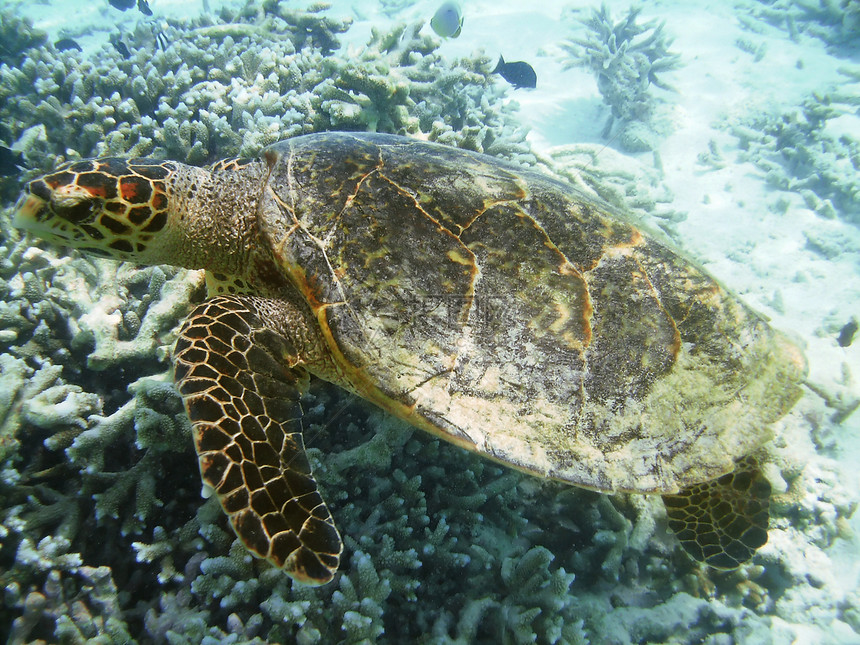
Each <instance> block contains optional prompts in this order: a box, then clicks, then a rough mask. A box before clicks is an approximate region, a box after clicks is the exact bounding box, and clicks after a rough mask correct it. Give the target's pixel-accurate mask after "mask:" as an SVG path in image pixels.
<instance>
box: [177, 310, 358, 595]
mask: <svg viewBox="0 0 860 645" xmlns="http://www.w3.org/2000/svg"><path fill="white" fill-rule="evenodd" d="M284 306H285V304H284V303H282V302H276V301H272V300H266V299H263V298H255V297H250V296H218V297H215V298H212V299H210V300H207V301H206V302H204V303H203V304H202V305H199V306H198V307H197V308H196V309H195V310H194V311H193V312H192V313H191V315H190V316H189V317H188V319H187V320H186V321H185V324H184V325H183V326H182V330H181V331H180V334H179V339H178V340H177V342H176V349H175V351H174V358H173V360H174V368H175V377H176V383H177V386H178V388H179V392H180V393H181V394H182V398H183V400H184V402H185V408H186V410H187V411H188V415H189V416H190V417H191V423H192V427H193V431H194V443H195V446H196V448H197V454H198V456H199V459H200V473H201V475H202V477H203V480H204V482H206V483H207V484H209V485H210V486H211V487H212V488H214V489H215V491H216V493H217V494H218V498H219V500H220V501H221V506H222V507H223V508H224V510H225V511H226V512H227V514H228V515H229V517H230V522H231V524H232V525H233V528H234V530H235V531H236V534H237V535H238V536H239V538H240V539H241V540H242V541H243V542H244V543H245V546H246V547H247V548H248V549H249V550H250V551H251V552H253V553H254V554H256V555H258V556H260V557H262V558H266V559H267V560H269V561H270V562H272V563H273V564H275V565H276V566H278V567H280V568H283V569H284V570H285V571H286V572H287V573H288V574H289V575H290V576H292V577H293V578H295V579H296V580H299V581H301V582H305V583H308V584H315V585H319V584H324V583H326V582H328V581H329V580H331V579H332V576H333V575H334V573H335V571H336V570H337V567H338V562H339V560H340V554H341V551H342V550H343V543H342V542H341V539H340V535H338V532H337V529H336V528H335V526H334V522H333V520H332V517H331V513H329V510H328V508H326V505H325V503H324V502H323V500H322V497H320V494H319V491H318V490H317V485H316V482H315V481H314V478H313V475H312V474H311V468H310V464H309V463H308V458H307V455H306V454H305V448H304V442H303V440H302V420H301V416H302V410H301V406H300V403H299V397H300V396H301V390H302V386H303V385H306V382H307V378H308V377H307V373H306V372H305V371H304V370H303V369H301V367H297V365H300V363H301V359H300V356H299V355H298V354H299V352H298V351H297V349H296V347H295V344H294V343H293V342H291V339H289V338H286V337H285V336H284V335H282V334H280V333H278V332H277V331H275V330H274V329H273V328H272V327H271V326H267V325H266V323H265V321H266V320H267V318H271V317H272V316H271V313H272V310H273V309H274V310H275V311H277V310H278V308H282V307H284Z"/></svg>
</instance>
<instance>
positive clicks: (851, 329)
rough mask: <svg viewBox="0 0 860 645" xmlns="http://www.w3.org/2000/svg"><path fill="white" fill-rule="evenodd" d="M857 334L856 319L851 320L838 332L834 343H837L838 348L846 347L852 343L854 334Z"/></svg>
mask: <svg viewBox="0 0 860 645" xmlns="http://www.w3.org/2000/svg"><path fill="white" fill-rule="evenodd" d="M856 333H857V319H856V318H852V319H851V320H849V321H848V322H847V323H845V326H844V327H843V328H842V329H840V330H839V336H838V337H837V338H836V342H837V343H839V346H840V347H848V346H849V345H850V344H851V343H852V342H854V334H856Z"/></svg>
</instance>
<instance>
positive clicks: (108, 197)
mask: <svg viewBox="0 0 860 645" xmlns="http://www.w3.org/2000/svg"><path fill="white" fill-rule="evenodd" d="M179 167H180V164H175V163H172V162H169V161H157V160H152V159H117V158H105V159H94V160H92V161H77V162H73V163H70V164H65V165H63V166H60V167H59V168H58V169H57V170H55V171H54V172H52V173H51V174H48V175H45V176H44V177H40V178H39V179H35V180H33V181H31V182H30V183H29V185H28V186H27V190H26V192H25V193H24V196H23V197H22V198H21V200H20V201H19V202H18V206H17V208H16V212H15V218H14V220H13V224H14V225H15V226H16V227H18V228H22V229H25V230H28V231H30V232H32V233H34V234H35V235H37V236H39V237H41V238H43V239H45V240H46V241H48V242H51V243H53V244H57V245H62V246H71V247H75V248H79V249H81V250H84V251H86V252H89V253H93V254H95V255H100V256H102V257H113V258H118V259H122V260H134V261H137V262H143V263H150V262H152V263H154V262H168V261H169V260H170V258H165V257H163V256H164V255H165V254H164V252H163V251H164V249H163V248H161V247H163V245H164V239H162V238H164V237H165V236H164V235H163V234H162V233H163V231H164V230H165V228H166V227H167V226H168V223H169V219H170V214H171V213H170V205H171V204H170V199H169V197H168V195H169V190H170V185H171V183H172V182H171V179H172V177H173V175H175V173H176V172H177V170H178V168H179Z"/></svg>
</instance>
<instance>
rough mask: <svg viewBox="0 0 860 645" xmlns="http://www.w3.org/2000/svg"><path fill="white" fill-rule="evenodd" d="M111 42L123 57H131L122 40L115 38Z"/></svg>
mask: <svg viewBox="0 0 860 645" xmlns="http://www.w3.org/2000/svg"><path fill="white" fill-rule="evenodd" d="M111 44H112V45H113V46H114V47H116V50H117V51H118V52H119V53H120V55H121V56H122V57H123V58H131V52H130V51H129V50H128V47H126V45H125V43H124V42H122V41H121V40H119V39H118V38H117V39H116V40H112V41H111Z"/></svg>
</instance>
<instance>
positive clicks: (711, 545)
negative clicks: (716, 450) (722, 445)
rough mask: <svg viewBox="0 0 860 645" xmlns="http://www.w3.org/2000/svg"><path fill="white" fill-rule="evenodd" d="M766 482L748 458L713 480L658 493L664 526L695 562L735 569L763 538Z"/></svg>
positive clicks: (762, 543)
mask: <svg viewBox="0 0 860 645" xmlns="http://www.w3.org/2000/svg"><path fill="white" fill-rule="evenodd" d="M769 500H770V483H769V482H768V481H767V479H766V478H765V476H764V474H763V473H762V472H761V470H760V469H759V467H758V463H757V462H756V460H755V459H754V458H752V457H745V458H743V459H741V460H739V461H738V462H737V468H736V469H735V470H734V471H733V472H730V473H728V474H726V475H723V476H722V477H720V478H718V479H715V480H713V481H709V482H704V483H701V484H695V485H693V486H689V487H687V488H684V489H683V490H681V491H680V492H678V493H677V494H674V495H663V503H664V504H665V506H666V513H667V515H668V517H669V528H671V529H672V531H674V532H675V534H676V535H677V536H678V540H679V541H680V542H681V546H683V547H684V550H685V551H687V553H689V554H690V555H691V556H693V558H695V559H696V560H698V561H699V562H704V563H705V564H707V565H709V566H712V567H714V568H716V569H735V568H737V567H739V566H740V565H742V564H743V563H744V562H747V561H748V560H750V559H751V558H752V557H753V555H754V554H755V552H756V549H758V548H759V547H761V546H764V544H765V543H766V542H767V528H768V520H769V517H770V514H769V510H768V503H769Z"/></svg>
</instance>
